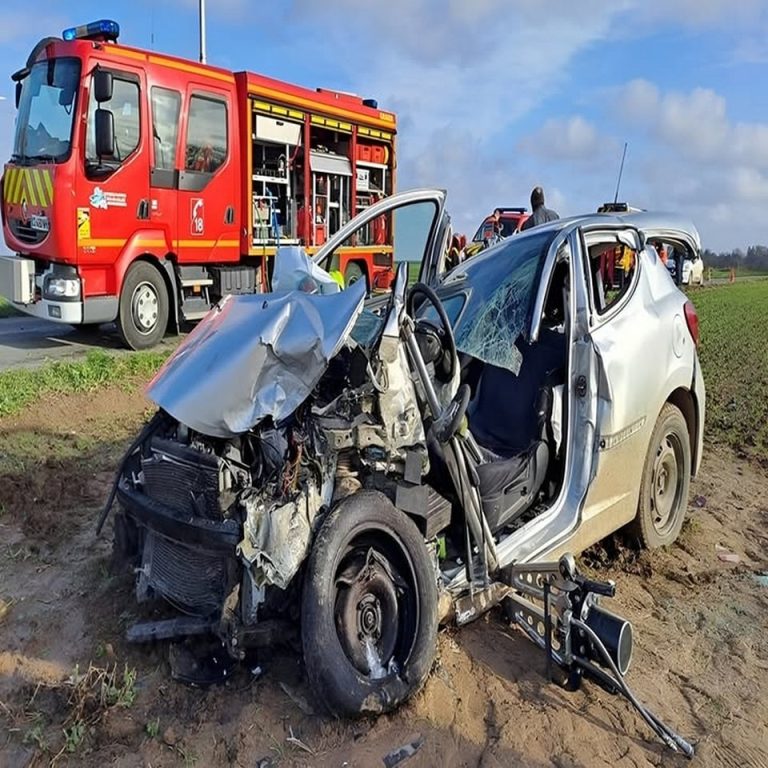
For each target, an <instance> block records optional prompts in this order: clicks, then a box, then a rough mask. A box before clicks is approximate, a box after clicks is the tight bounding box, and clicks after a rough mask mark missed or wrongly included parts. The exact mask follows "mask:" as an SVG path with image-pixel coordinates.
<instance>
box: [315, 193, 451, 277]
mask: <svg viewBox="0 0 768 768" xmlns="http://www.w3.org/2000/svg"><path fill="white" fill-rule="evenodd" d="M437 213H438V206H437V203H436V201H434V200H431V199H430V200H419V201H416V202H410V203H405V204H403V205H401V206H399V207H396V208H394V209H393V210H391V211H387V212H385V213H382V214H381V215H380V216H379V217H377V218H376V219H374V220H373V222H371V221H367V220H363V221H361V223H360V225H359V226H358V227H356V228H355V229H354V230H353V231H352V232H351V233H349V234H348V235H347V236H346V237H345V238H344V239H343V240H341V241H340V242H338V243H337V244H336V246H335V247H334V248H333V249H332V250H331V251H330V253H328V254H327V255H326V257H325V258H324V259H323V260H322V262H321V264H320V266H321V267H322V268H323V269H325V270H326V271H327V272H329V273H330V274H331V276H332V277H333V278H334V280H336V282H338V283H339V285H341V286H342V287H343V288H347V287H349V286H350V285H352V284H353V283H355V282H357V281H358V280H362V279H364V280H366V281H367V282H368V285H369V288H370V282H369V276H368V267H367V259H366V255H365V253H364V252H363V251H361V250H360V242H361V237H362V235H363V234H364V233H365V232H366V230H367V228H370V226H371V224H373V225H374V226H380V227H382V228H385V229H386V231H387V232H389V231H391V232H392V234H393V237H392V242H393V250H394V259H395V262H396V263H400V262H401V261H406V262H408V264H409V274H410V276H411V282H413V280H415V279H416V276H417V275H418V274H419V267H420V265H421V262H422V260H423V259H424V255H425V253H426V251H427V248H428V247H429V244H430V242H431V239H432V232H433V230H434V227H435V219H436V217H437ZM372 247H373V246H372ZM369 250H370V249H369ZM374 259H375V254H374Z"/></svg>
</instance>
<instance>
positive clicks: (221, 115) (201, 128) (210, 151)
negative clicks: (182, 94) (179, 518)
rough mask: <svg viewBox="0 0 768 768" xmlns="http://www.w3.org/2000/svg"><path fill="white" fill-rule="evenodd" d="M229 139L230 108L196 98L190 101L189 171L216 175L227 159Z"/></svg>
mask: <svg viewBox="0 0 768 768" xmlns="http://www.w3.org/2000/svg"><path fill="white" fill-rule="evenodd" d="M227 138H228V137H227V105H226V104H225V103H224V102H223V101H219V100H218V99H214V98H209V97H207V96H200V95H197V94H195V95H193V96H192V97H191V98H190V100H189V119H188V123H187V147H186V155H185V164H184V167H185V168H186V170H188V171H197V172H198V173H207V174H214V173H215V172H216V171H217V170H218V169H219V168H220V167H221V166H222V165H223V164H224V161H225V160H226V159H227V148H228V142H227Z"/></svg>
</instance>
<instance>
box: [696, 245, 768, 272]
mask: <svg viewBox="0 0 768 768" xmlns="http://www.w3.org/2000/svg"><path fill="white" fill-rule="evenodd" d="M701 257H702V258H703V259H704V264H705V266H707V267H713V268H714V269H731V268H732V267H735V268H736V269H737V270H743V271H747V272H768V246H767V245H750V246H749V247H748V248H747V250H746V252H745V251H743V250H742V249H741V248H734V249H733V250H732V251H720V253H715V251H712V250H710V249H709V248H704V249H703V250H702V252H701Z"/></svg>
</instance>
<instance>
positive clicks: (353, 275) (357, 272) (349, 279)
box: [344, 261, 367, 288]
mask: <svg viewBox="0 0 768 768" xmlns="http://www.w3.org/2000/svg"><path fill="white" fill-rule="evenodd" d="M358 280H365V281H366V282H367V278H366V276H365V272H363V268H362V267H361V266H360V265H359V264H358V263H357V262H356V261H350V262H349V264H347V268H346V269H345V270H344V286H345V287H346V288H349V286H350V285H352V283H356V282H357V281H358Z"/></svg>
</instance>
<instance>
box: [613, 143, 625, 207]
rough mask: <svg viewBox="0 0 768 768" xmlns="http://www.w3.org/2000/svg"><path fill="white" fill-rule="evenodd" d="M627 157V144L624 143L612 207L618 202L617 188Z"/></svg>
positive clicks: (619, 184)
mask: <svg viewBox="0 0 768 768" xmlns="http://www.w3.org/2000/svg"><path fill="white" fill-rule="evenodd" d="M626 156H627V142H626V141H625V142H624V152H623V153H622V155H621V166H620V167H619V178H618V179H617V180H616V196H615V197H614V198H613V203H614V205H615V204H616V203H618V202H619V187H620V186H621V175H622V174H623V173H624V159H625V158H626Z"/></svg>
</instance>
